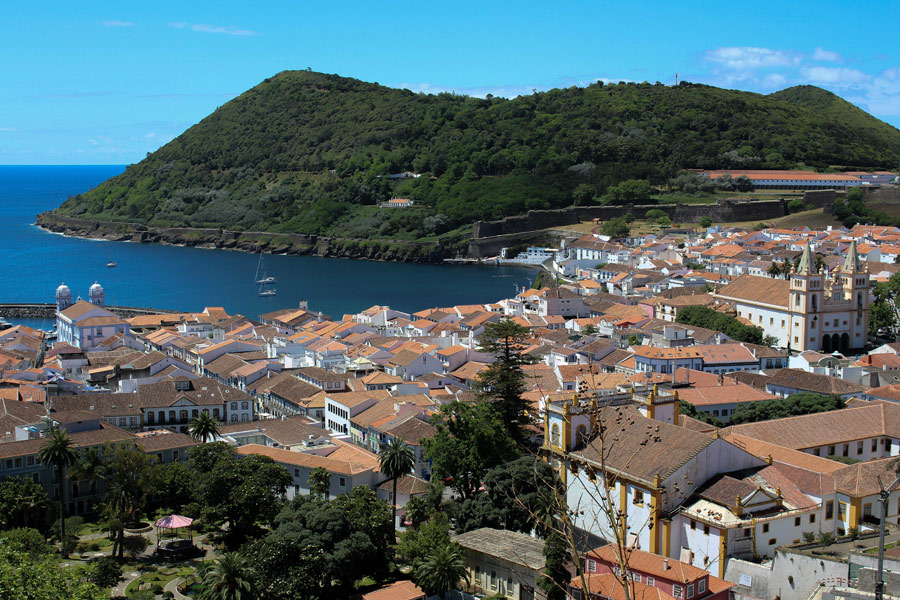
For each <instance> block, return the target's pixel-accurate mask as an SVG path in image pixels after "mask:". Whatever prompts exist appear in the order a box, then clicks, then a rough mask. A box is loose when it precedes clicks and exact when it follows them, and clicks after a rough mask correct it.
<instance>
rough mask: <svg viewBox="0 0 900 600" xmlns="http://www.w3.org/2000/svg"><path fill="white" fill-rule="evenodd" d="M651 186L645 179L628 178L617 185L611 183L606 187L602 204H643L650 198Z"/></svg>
mask: <svg viewBox="0 0 900 600" xmlns="http://www.w3.org/2000/svg"><path fill="white" fill-rule="evenodd" d="M652 193H653V188H652V187H651V186H650V182H649V181H647V180H646V179H629V180H627V181H623V182H622V183H620V184H619V185H613V186H610V187H608V188H607V189H606V194H604V196H603V203H604V204H614V205H617V206H620V205H624V204H645V203H646V202H647V201H649V200H650V194H652Z"/></svg>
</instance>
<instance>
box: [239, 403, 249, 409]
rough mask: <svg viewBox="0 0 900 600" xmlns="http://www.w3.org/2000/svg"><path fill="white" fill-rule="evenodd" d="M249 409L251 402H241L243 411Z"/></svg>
mask: <svg viewBox="0 0 900 600" xmlns="http://www.w3.org/2000/svg"><path fill="white" fill-rule="evenodd" d="M248 408H250V403H249V402H241V410H247V409H248Z"/></svg>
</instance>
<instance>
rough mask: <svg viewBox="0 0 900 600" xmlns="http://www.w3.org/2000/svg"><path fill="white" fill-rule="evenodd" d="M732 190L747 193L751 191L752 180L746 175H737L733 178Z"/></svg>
mask: <svg viewBox="0 0 900 600" xmlns="http://www.w3.org/2000/svg"><path fill="white" fill-rule="evenodd" d="M734 189H736V190H737V191H739V192H749V191H750V190H752V189H753V180H752V179H750V178H749V177H747V176H746V175H738V176H737V177H735V178H734Z"/></svg>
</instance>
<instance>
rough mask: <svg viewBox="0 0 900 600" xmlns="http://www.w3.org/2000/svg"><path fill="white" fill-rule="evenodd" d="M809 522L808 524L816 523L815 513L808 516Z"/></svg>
mask: <svg viewBox="0 0 900 600" xmlns="http://www.w3.org/2000/svg"><path fill="white" fill-rule="evenodd" d="M809 522H810V523H815V522H816V513H813V514H811V515H809Z"/></svg>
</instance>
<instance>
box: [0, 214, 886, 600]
mask: <svg viewBox="0 0 900 600" xmlns="http://www.w3.org/2000/svg"><path fill="white" fill-rule="evenodd" d="M601 229H602V228H601V226H600V225H598V227H597V231H596V232H594V233H589V234H585V235H582V236H580V237H577V238H575V239H572V240H571V241H568V242H567V243H565V244H563V245H562V247H560V248H553V249H547V248H538V247H531V248H528V249H527V250H525V251H524V253H523V254H522V255H520V257H521V260H524V261H531V262H534V263H536V264H543V265H545V268H546V270H545V271H544V272H543V273H542V277H541V278H542V279H543V280H544V282H545V283H547V285H544V286H542V287H538V288H532V289H522V290H520V291H517V293H516V294H515V295H513V296H511V297H508V298H498V299H497V301H496V302H495V303H491V304H485V305H480V304H479V305H461V306H449V307H432V308H425V309H423V310H420V311H418V312H415V313H404V312H401V311H398V310H394V309H392V308H390V307H389V306H378V305H376V306H372V307H371V308H368V309H366V310H363V311H361V312H359V313H356V314H347V315H324V314H322V313H321V312H319V311H317V310H316V309H315V307H309V306H307V304H306V303H305V302H300V303H299V305H298V306H295V307H288V308H284V309H281V310H276V311H273V312H269V313H266V314H262V315H258V316H255V317H253V318H251V317H247V316H242V315H233V314H229V313H228V311H227V310H226V308H225V307H216V306H209V307H205V308H202V310H199V311H198V312H188V313H159V314H146V315H138V316H134V317H130V318H123V317H122V316H119V315H118V314H117V313H116V307H112V306H108V305H107V300H106V298H107V291H106V290H104V288H103V286H102V285H101V284H100V283H95V284H94V285H93V286H91V287H90V289H89V290H87V300H84V299H81V298H80V297H79V296H78V295H77V292H78V291H77V290H71V289H70V288H69V287H68V286H66V285H65V284H60V285H59V287H58V288H57V289H56V291H55V304H56V323H55V328H54V331H53V332H52V333H48V332H44V331H40V330H36V329H33V328H30V327H27V326H24V325H15V326H10V327H8V328H6V329H5V330H3V331H0V344H2V345H0V368H2V371H3V373H2V381H0V399H2V403H0V408H2V411H0V503H2V504H3V511H2V512H3V514H4V515H5V516H4V517H3V518H2V519H0V526H2V528H3V529H4V530H6V533H4V534H0V535H18V536H23V537H24V536H25V535H26V534H24V533H22V532H23V531H26V529H23V528H29V529H28V530H31V531H33V530H34V529H37V530H38V531H39V532H40V533H39V534H38V535H40V536H44V535H46V536H49V537H50V538H51V539H52V540H54V541H55V543H56V545H57V547H58V549H59V551H60V552H62V554H63V555H64V556H65V557H67V558H66V559H65V560H67V561H70V562H68V563H66V564H71V563H72V561H80V562H83V563H84V565H85V567H84V568H85V569H87V570H88V571H87V572H89V573H91V574H92V576H96V577H100V574H102V573H105V578H104V577H100V579H99V580H100V581H102V582H103V583H102V585H103V586H104V587H109V588H112V592H113V594H114V595H116V594H118V595H122V596H127V597H131V598H143V597H147V598H152V597H155V595H156V594H169V596H167V597H184V595H185V594H189V593H190V591H191V589H192V587H191V586H199V585H202V584H203V583H204V582H207V583H208V582H209V581H210V580H214V579H215V573H220V574H221V573H222V572H224V571H225V570H227V569H228V568H231V569H233V570H238V571H239V570H240V568H241V564H242V563H240V561H241V560H243V561H250V562H252V563H253V565H254V569H253V573H255V575H254V576H255V577H256V578H257V581H256V582H255V583H254V585H257V586H265V585H270V586H271V585H276V586H277V585H278V583H277V581H279V580H278V579H277V577H278V576H279V575H280V574H282V571H285V570H286V571H290V573H291V575H290V576H285V577H287V581H289V582H290V585H291V586H293V587H292V588H291V589H292V590H293V591H292V592H291V593H292V594H295V596H284V597H307V595H304V593H303V592H301V591H300V590H301V588H302V586H303V585H306V586H308V588H309V589H310V590H320V592H319V593H322V594H324V595H325V596H328V595H335V596H341V595H353V594H362V597H363V598H368V599H380V598H410V599H413V598H424V597H425V596H426V595H429V596H430V595H434V594H443V593H446V592H451V591H454V593H460V594H464V596H459V597H472V596H479V597H485V596H497V597H500V596H502V597H507V598H515V599H522V600H527V599H531V598H565V597H572V598H583V597H584V598H623V599H625V598H634V597H636V595H637V597H640V596H641V595H642V594H646V593H648V590H649V588H651V587H655V588H657V590H656V591H655V592H654V593H657V594H658V595H659V597H660V598H662V599H670V598H677V599H685V600H706V599H708V598H714V599H715V600H719V599H726V598H729V597H732V598H736V599H743V598H747V599H750V598H771V597H779V598H781V599H782V600H806V599H807V598H810V597H813V595H815V594H822V593H824V592H827V593H829V594H831V596H830V597H842V596H847V595H849V594H852V593H858V591H857V590H859V591H868V592H874V591H876V588H877V585H876V583H877V582H878V581H879V580H878V578H877V567H876V562H878V561H879V560H881V559H880V558H879V557H878V555H877V554H873V552H877V548H878V547H879V544H880V543H881V548H882V551H883V552H884V554H885V556H884V557H883V560H884V570H885V571H887V575H886V576H885V580H884V581H885V587H884V590H877V591H879V592H882V591H886V593H891V594H894V593H897V591H900V579H897V578H895V577H896V576H894V575H893V574H892V572H895V571H900V556H898V555H897V554H896V553H895V552H893V551H892V549H893V547H894V545H895V544H896V542H897V540H898V539H900V530H898V529H897V526H896V525H895V524H900V491H896V490H894V487H895V486H896V484H897V479H898V477H897V473H898V468H897V456H898V455H900V407H898V404H897V403H898V402H900V344H898V343H894V342H892V341H889V340H891V339H893V338H892V333H893V332H894V330H895V326H896V324H897V308H896V305H895V300H894V298H895V297H896V292H897V290H898V286H900V275H897V273H898V271H900V264H898V263H900V260H898V257H900V229H898V228H895V227H884V226H869V225H857V226H854V227H852V228H846V227H843V228H841V227H830V228H827V229H818V230H816V229H810V228H808V227H802V228H792V229H779V228H768V227H761V228H759V229H757V230H745V229H736V228H729V227H721V226H712V225H710V226H709V227H707V228H706V229H705V230H704V229H701V230H699V231H691V232H688V233H684V232H679V231H676V232H662V231H660V232H658V233H646V234H634V235H631V234H629V235H628V236H625V237H623V238H620V239H616V238H612V237H610V236H608V235H604V234H603V233H602V230H601ZM49 293H52V290H50V291H49V292H48V295H49ZM56 510H58V511H59V516H53V515H54V514H55V511H56ZM329 511H330V512H329ZM353 511H357V513H359V512H360V511H362V512H366V513H372V515H375V514H380V515H382V518H383V520H382V521H379V524H378V525H372V524H371V523H369V524H368V525H366V524H364V523H363V522H361V521H360V520H359V515H358V514H357V516H356V520H354V517H352V513H353ZM317 514H318V515H320V516H318V517H316V516H315V515H317ZM324 515H331V516H330V517H326V516H324ZM392 515H393V516H392ZM323 518H325V519H338V520H340V521H341V523H343V525H342V527H343V528H344V529H343V530H342V531H343V533H342V534H341V535H342V536H343V537H342V538H341V539H345V538H346V539H352V540H353V541H352V542H350V541H345V542H343V543H346V544H351V546H350V547H347V548H344V549H343V551H342V550H341V549H340V548H338V547H336V545H337V546H340V543H339V542H340V540H339V539H331V540H330V541H327V540H325V538H327V537H328V535H334V533H333V532H332V533H331V534H329V533H328V532H326V531H325V530H319V529H317V527H321V526H322V525H321V523H319V524H317V522H316V519H323ZM371 519H375V520H377V519H378V517H375V516H372V517H371ZM371 519H370V520H371ZM66 530H68V531H66ZM885 530H886V531H885ZM291 531H294V533H293V534H292V533H290V532H291ZM16 532H18V533H16ZM298 532H299V533H298ZM351 533H352V534H353V535H352V536H350V534H351ZM145 534H146V535H145ZM301 534H302V535H301ZM297 535H301V537H299V538H298V537H296V536H297ZM879 535H886V536H887V537H886V538H882V539H886V540H887V542H883V541H882V542H879ZM310 536H312V537H314V538H315V539H316V540H318V541H317V542H315V543H314V546H313V547H316V548H317V550H315V551H316V552H318V553H319V554H318V555H317V557H316V558H315V559H313V558H312V555H309V554H308V551H305V550H304V551H302V552H307V554H302V552H301V549H302V548H305V547H306V546H303V545H302V543H303V540H305V539H306V538H308V537H310ZM359 537H361V538H362V539H363V541H360V539H358V538H359ZM398 540H399V541H398ZM279 544H281V545H279ZM315 544H321V546H320V547H319V546H315ZM248 545H249V546H248ZM248 547H249V548H251V549H252V550H253V551H252V552H251V551H247V550H245V549H246V548H248ZM276 549H280V550H278V551H279V552H286V553H288V554H286V555H285V556H283V557H281V558H278V559H277V560H276V559H268V558H265V557H264V556H263V555H264V552H263V550H266V551H271V552H275V551H276ZM124 550H127V551H128V552H129V553H130V555H131V556H132V561H131V562H130V563H118V562H113V563H112V566H110V563H109V562H108V561H106V562H102V563H98V562H97V561H100V560H101V559H100V557H105V556H106V555H108V554H110V553H111V554H112V555H113V556H115V555H117V554H118V556H120V557H122V556H123V552H124ZM226 551H227V552H226ZM223 552H224V553H223ZM295 552H300V553H301V554H296V555H294V553H295ZM347 552H351V553H354V556H355V555H356V554H358V555H359V556H368V557H369V558H368V559H367V560H365V561H362V560H350V562H347V561H348V557H347V556H346V553H347ZM266 556H267V555H266ZM69 557H71V558H69ZM197 557H200V558H205V559H206V560H214V561H215V562H214V564H216V565H217V566H216V567H215V568H214V569H212V570H211V571H209V572H207V573H206V575H203V573H200V572H198V570H197V569H196V568H191V567H190V566H188V567H185V565H191V564H196V563H195V562H191V561H195V560H196V558H197ZM104 560H106V559H104ZM267 560H269V561H270V562H266V561H267ZM160 561H162V562H160ZM271 561H274V562H271ZM99 565H103V568H101V567H100V566H99ZM91 569H93V570H91ZM267 569H268V570H267ZM110 570H112V572H113V575H112V576H110V575H109V571H110ZM101 572H102V573H101ZM210 573H212V574H210ZM435 573H437V574H438V575H437V576H436V575H435ZM248 585H249V584H248ZM298 586H300V587H298ZM321 590H331V591H325V592H321ZM851 590H852V591H851ZM310 593H312V592H310ZM142 594H143V595H142ZM266 597H282V596H278V595H277V594H273V595H269V596H266ZM309 597H312V596H309Z"/></svg>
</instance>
